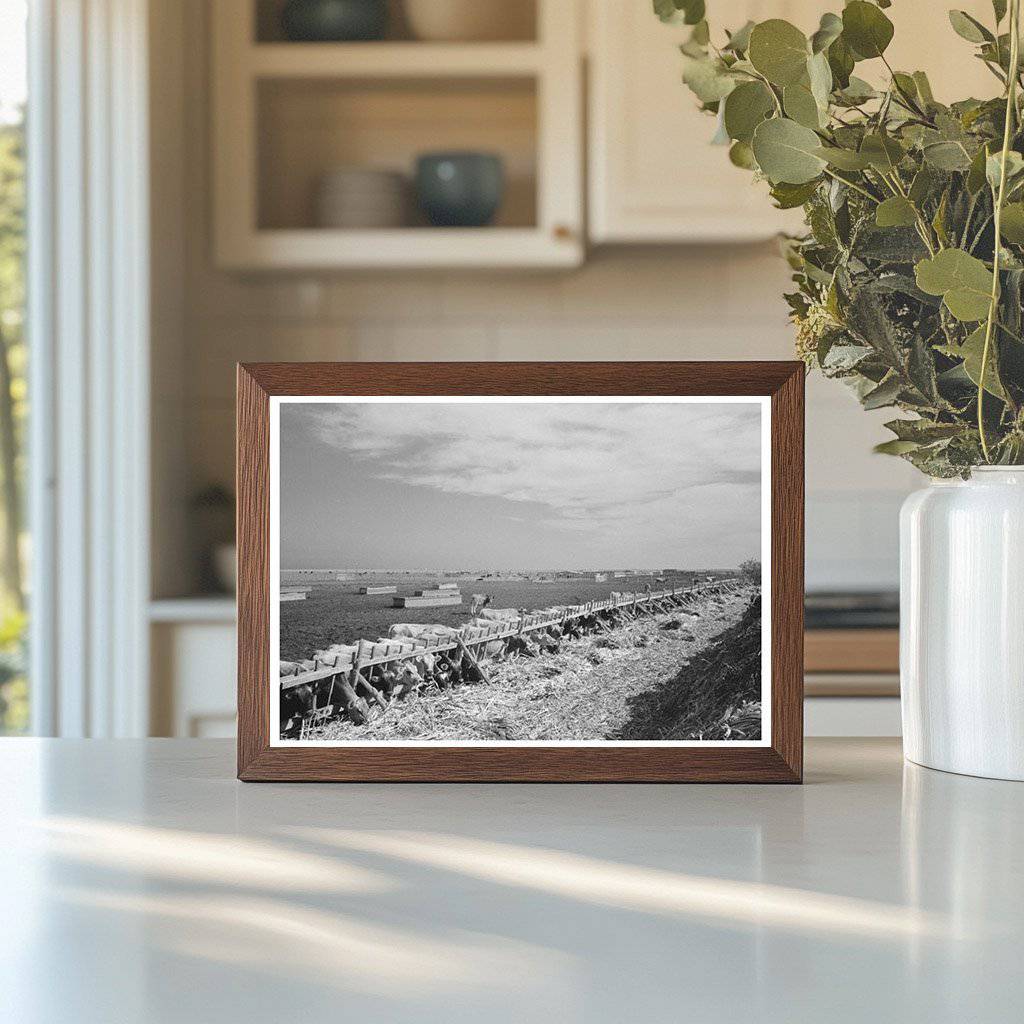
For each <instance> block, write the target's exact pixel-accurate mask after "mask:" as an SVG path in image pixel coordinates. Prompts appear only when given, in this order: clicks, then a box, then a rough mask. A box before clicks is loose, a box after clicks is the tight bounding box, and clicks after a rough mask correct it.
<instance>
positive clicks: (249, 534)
mask: <svg viewBox="0 0 1024 1024" xmlns="http://www.w3.org/2000/svg"><path fill="white" fill-rule="evenodd" d="M803 388H804V367H803V365H802V364H801V363H798V362H735V363H728V362H708V363H695V362H690V363H687V362H639V363H608V362H603V363H265V364H245V365H240V366H239V368H238V465H237V474H238V546H239V547H238V550H239V572H238V712H239V718H238V729H239V732H238V775H239V778H240V779H243V780H246V781H261V780H267V781H269V780H289V781H292V780H294V781H300V780H316V781H324V780H337V781H386V780H395V781H488V782H527V781H548V782H799V781H800V779H801V771H802V749H803V744H802V741H803V736H802V720H803V711H802V700H803V665H802V660H803V393H804V392H803Z"/></svg>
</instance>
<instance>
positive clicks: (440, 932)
mask: <svg viewBox="0 0 1024 1024" xmlns="http://www.w3.org/2000/svg"><path fill="white" fill-rule="evenodd" d="M807 768H808V770H807V783H806V785H804V786H803V787H796V786H785V787H769V786H761V787H757V786H732V787H727V786H678V787H670V786H604V785H600V786H597V785H595V786H550V785H549V786H540V785H535V786H523V785H515V786H482V785H463V786H440V785H402V786H399V785H392V786H386V785H368V784H367V785H348V786H345V785H336V786H328V785H296V784H293V785H242V784H240V783H237V782H236V781H235V780H234V777H233V774H234V748H233V745H232V744H231V743H230V742H223V741H179V740H150V741H139V742H134V741H122V742H102V741H70V740H62V741H61V740H58V741H53V740H8V741H0V779H2V780H3V786H2V788H0V915H2V916H0V920H2V921H3V922H4V923H3V927H2V928H0V1021H2V1022H3V1024H8V1022H11V1024H37V1022H42V1021H45V1022H47V1024H50V1022H53V1024H57V1022H61V1024H64V1022H75V1024H91V1022H102V1024H114V1022H135V1021H139V1022H146V1024H163V1022H171V1021H173V1022H178V1021H181V1022H189V1024H206V1022H211V1024H213V1022H217V1024H224V1022H230V1021H236V1020H237V1021H245V1022H247V1024H256V1022H263V1021H267V1022H271V1021H272V1022H275V1024H277V1022H289V1024H291V1022H295V1024H300V1022H301V1024H307V1022H315V1021H332V1022H335V1021H353V1022H359V1024H369V1022H378V1021H380V1022H388V1024H397V1022H407V1021H408V1022H417V1024H424V1022H433V1021H439V1022H440V1021H444V1022H446V1024H453V1022H473V1024H494V1022H502V1021H516V1022H524V1021H544V1022H548V1021H552V1022H554V1021H557V1022H587V1024H595V1022H602V1021H608V1022H615V1024H622V1022H633V1021H635V1022H638V1024H647V1022H661V1021H671V1022H673V1024H675V1022H681V1021H687V1022H690V1021H692V1022H722V1021H744V1022H750V1024H766V1022H772V1021H780V1022H781V1021H785V1022H787V1024H792V1022H802V1021H807V1022H813V1024H820V1022H821V1021H827V1022H828V1024H841V1022H854V1021H855V1022H858V1024H860V1022H866V1021H884V1022H888V1021H900V1022H907V1021H913V1022H917V1021H920V1022H928V1024H943V1022H956V1024H962V1022H966V1021H971V1022H972V1024H978V1022H987V1021H992V1022H997V1021H998V1022H1005V1021H1009V1020H1015V1019H1019V1017H1020V1013H1021V1008H1022V1006H1024V972H1022V971H1021V969H1020V962H1021V950H1022V948H1024V941H1022V940H1024V785H1019V784H1014V783H1008V782H989V781H985V780H981V779H973V778H963V777H959V776H953V775H943V774H941V773H938V772H931V771H928V770H926V769H923V768H918V767H916V766H914V765H904V764H903V763H902V761H901V759H900V753H899V747H898V743H897V741H894V740H810V741H808V757H807Z"/></svg>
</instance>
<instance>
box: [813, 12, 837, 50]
mask: <svg viewBox="0 0 1024 1024" xmlns="http://www.w3.org/2000/svg"><path fill="white" fill-rule="evenodd" d="M842 31H843V19H842V18H840V17H839V15H838V14H823V15H822V16H821V22H820V24H819V26H818V31H817V32H815V33H814V35H813V36H811V51H812V52H813V53H821V52H822V50H827V49H828V48H829V47H830V46H831V45H832V43H834V42H835V41H836V40H837V39H838V38H839V36H840V34H841V33H842Z"/></svg>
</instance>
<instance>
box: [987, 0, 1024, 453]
mask: <svg viewBox="0 0 1024 1024" xmlns="http://www.w3.org/2000/svg"><path fill="white" fill-rule="evenodd" d="M1019 62H1020V0H1010V73H1009V75H1007V84H1006V119H1005V123H1004V125H1003V149H1002V152H1001V153H1000V155H999V189H998V191H997V193H996V196H995V211H994V213H993V221H994V230H995V243H994V246H993V253H992V296H991V299H990V300H989V307H988V320H987V321H986V322H985V345H984V347H983V348H982V350H981V369H980V370H979V371H978V435H979V437H980V438H981V451H982V454H983V455H984V456H985V461H986V462H987V463H989V464H991V462H992V456H991V454H990V452H989V446H988V437H987V436H986V434H985V373H986V371H987V370H988V360H989V354H990V351H991V347H992V331H993V328H994V326H995V322H996V319H997V313H998V309H999V256H1000V253H1001V249H1002V246H1001V242H1000V239H1001V237H1002V236H1001V232H1000V229H1001V227H1002V214H1003V201H1004V199H1005V197H1006V162H1007V157H1008V154H1009V152H1010V139H1011V137H1012V135H1013V131H1012V129H1013V121H1014V116H1015V114H1016V111H1017V68H1018V65H1019Z"/></svg>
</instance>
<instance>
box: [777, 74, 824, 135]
mask: <svg viewBox="0 0 1024 1024" xmlns="http://www.w3.org/2000/svg"><path fill="white" fill-rule="evenodd" d="M782 109H783V110H785V111H786V116H787V117H789V118H792V119H793V120H794V121H796V123H797V124H802V125H803V126H804V127H805V128H820V127H821V116H820V111H819V110H818V104H817V102H816V100H815V99H814V97H813V96H812V95H811V90H810V89H808V88H807V86H806V85H799V84H797V85H787V86H786V88H785V89H783V90H782Z"/></svg>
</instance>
